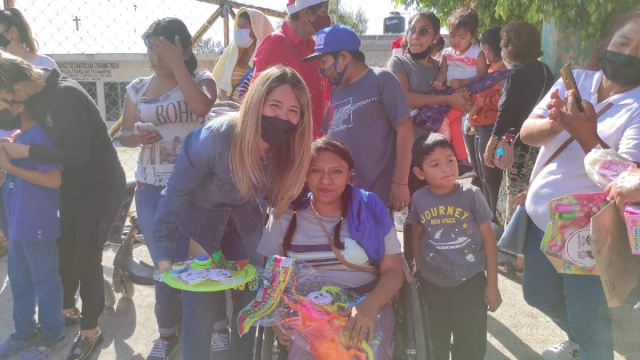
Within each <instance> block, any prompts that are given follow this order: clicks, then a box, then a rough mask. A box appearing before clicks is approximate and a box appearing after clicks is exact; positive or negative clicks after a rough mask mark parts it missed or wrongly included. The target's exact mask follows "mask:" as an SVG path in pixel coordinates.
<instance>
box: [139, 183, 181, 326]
mask: <svg viewBox="0 0 640 360" xmlns="http://www.w3.org/2000/svg"><path fill="white" fill-rule="evenodd" d="M162 190H164V187H163V186H155V185H150V184H142V183H138V187H137V188H136V213H137V215H138V223H139V224H140V231H142V235H143V236H144V240H145V242H146V244H147V249H149V254H151V259H152V260H153V262H154V263H155V262H156V259H155V256H154V249H155V244H156V241H155V238H154V236H153V218H154V217H155V216H156V210H157V209H158V203H159V202H160V197H161V194H162ZM185 258H186V255H185ZM155 290H156V291H155V292H156V307H157V311H156V320H157V321H158V330H159V332H160V335H164V336H172V335H175V333H176V324H177V322H178V317H179V314H180V303H181V299H180V290H176V289H174V288H172V287H170V286H169V285H167V284H165V283H161V282H157V281H156V285H155Z"/></svg>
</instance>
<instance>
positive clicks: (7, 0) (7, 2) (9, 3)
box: [3, 0, 16, 10]
mask: <svg viewBox="0 0 640 360" xmlns="http://www.w3.org/2000/svg"><path fill="white" fill-rule="evenodd" d="M3 3H4V9H5V10H6V9H11V8H14V7H16V2H15V0H3Z"/></svg>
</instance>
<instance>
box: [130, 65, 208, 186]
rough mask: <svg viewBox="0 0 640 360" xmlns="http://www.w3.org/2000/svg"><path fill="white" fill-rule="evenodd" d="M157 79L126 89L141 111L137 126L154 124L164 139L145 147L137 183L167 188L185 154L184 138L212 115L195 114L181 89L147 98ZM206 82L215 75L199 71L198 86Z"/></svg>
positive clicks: (141, 156)
mask: <svg viewBox="0 0 640 360" xmlns="http://www.w3.org/2000/svg"><path fill="white" fill-rule="evenodd" d="M154 76H155V75H151V76H149V77H144V78H138V79H136V80H134V81H133V82H132V83H131V84H129V86H127V94H128V95H129V97H130V98H131V100H132V101H133V102H135V103H136V105H137V107H138V114H137V119H136V122H138V121H139V122H143V123H152V124H154V125H155V127H156V128H157V129H158V131H159V132H160V134H161V135H162V140H161V141H160V142H158V143H155V144H151V145H144V146H142V150H141V151H140V157H139V158H138V168H137V169H136V180H138V181H140V182H143V183H145V184H151V185H156V186H167V179H168V178H169V175H171V172H172V171H173V166H174V165H175V164H176V160H177V159H178V155H179V154H180V150H182V141H183V140H184V138H185V136H187V135H188V134H189V133H190V132H191V131H192V130H193V129H195V128H197V127H199V126H202V125H203V124H204V123H206V122H207V121H209V120H210V119H211V116H210V115H211V114H209V115H207V116H198V115H196V114H194V113H192V112H191V109H189V105H188V104H187V101H186V100H185V98H184V95H183V94H182V91H181V90H180V88H179V87H178V86H176V87H175V88H174V89H173V90H171V91H169V92H168V93H166V94H164V95H162V96H158V97H154V98H148V97H145V96H144V94H145V93H146V91H147V89H148V88H149V85H150V84H151V81H152V80H153V77H154ZM204 79H213V75H211V73H210V72H209V71H207V70H200V71H197V72H196V73H195V74H194V75H193V80H194V81H195V82H200V81H202V80H204Z"/></svg>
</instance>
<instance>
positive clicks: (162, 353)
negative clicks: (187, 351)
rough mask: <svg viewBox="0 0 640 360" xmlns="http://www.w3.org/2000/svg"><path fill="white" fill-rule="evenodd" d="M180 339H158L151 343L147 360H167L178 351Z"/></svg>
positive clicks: (174, 337) (173, 337)
mask: <svg viewBox="0 0 640 360" xmlns="http://www.w3.org/2000/svg"><path fill="white" fill-rule="evenodd" d="M178 344H180V338H179V337H177V336H172V337H171V338H164V337H162V336H161V337H159V338H157V339H156V341H154V342H153V347H152V348H151V352H149V356H147V360H168V359H169V358H170V357H171V356H173V354H174V353H175V352H176V350H178Z"/></svg>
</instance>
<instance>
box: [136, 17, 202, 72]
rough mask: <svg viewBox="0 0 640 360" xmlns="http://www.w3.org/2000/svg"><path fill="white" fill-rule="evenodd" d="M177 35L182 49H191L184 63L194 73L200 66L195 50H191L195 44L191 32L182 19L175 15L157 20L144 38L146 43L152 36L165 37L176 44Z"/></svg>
mask: <svg viewBox="0 0 640 360" xmlns="http://www.w3.org/2000/svg"><path fill="white" fill-rule="evenodd" d="M176 36H177V37H179V38H180V43H181V44H182V49H184V50H189V51H190V54H189V57H188V58H187V60H185V61H184V64H185V66H186V67H187V70H189V73H190V74H191V75H193V73H194V72H195V71H196V69H197V68H198V60H197V59H196V56H195V54H194V53H193V50H191V46H192V45H193V40H192V38H191V33H190V32H189V29H187V25H185V24H184V22H182V20H180V19H178V18H173V17H166V18H164V19H161V20H156V21H154V22H153V23H152V24H151V26H149V28H148V29H147V31H145V32H144V34H142V40H144V42H145V44H146V43H147V41H148V40H149V38H150V37H164V38H165V39H167V41H169V42H170V43H172V44H174V45H175V43H176V40H175V37H176Z"/></svg>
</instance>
